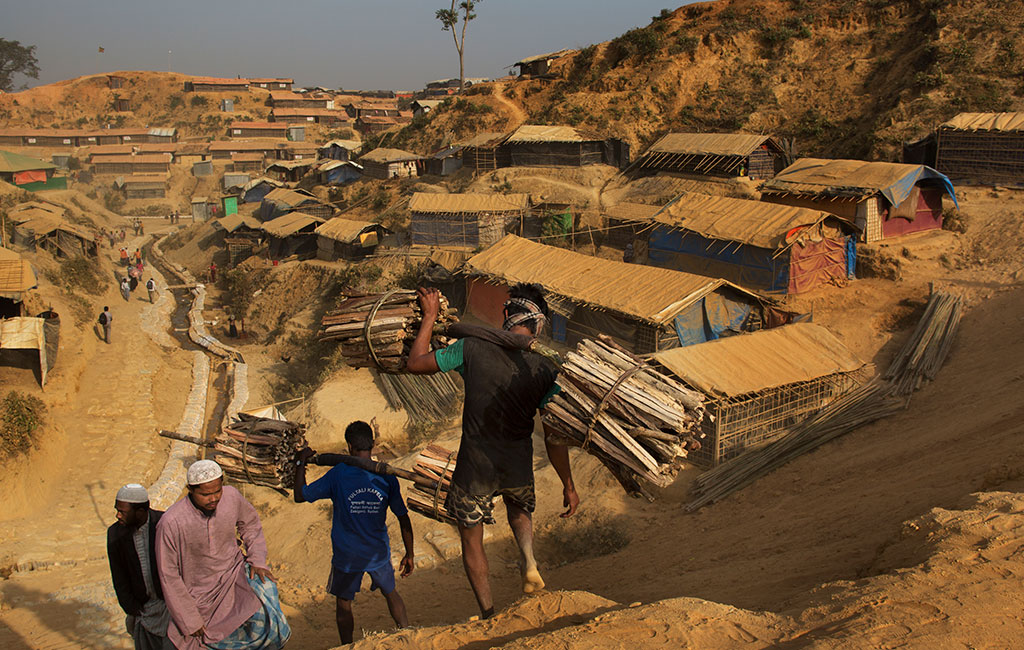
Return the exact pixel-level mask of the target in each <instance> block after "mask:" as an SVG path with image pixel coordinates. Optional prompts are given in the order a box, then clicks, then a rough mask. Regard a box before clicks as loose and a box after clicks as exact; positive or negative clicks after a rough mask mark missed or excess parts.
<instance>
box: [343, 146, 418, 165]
mask: <svg viewBox="0 0 1024 650" xmlns="http://www.w3.org/2000/svg"><path fill="white" fill-rule="evenodd" d="M420 158H422V156H418V155H416V154H414V153H409V152H408V151H402V150H401V149H386V148H383V147H378V148H377V149H374V150H373V151H371V152H370V153H368V154H366V155H364V156H361V157H360V158H359V160H360V162H374V163H381V164H387V163H393V162H406V161H412V160H419V159H420Z"/></svg>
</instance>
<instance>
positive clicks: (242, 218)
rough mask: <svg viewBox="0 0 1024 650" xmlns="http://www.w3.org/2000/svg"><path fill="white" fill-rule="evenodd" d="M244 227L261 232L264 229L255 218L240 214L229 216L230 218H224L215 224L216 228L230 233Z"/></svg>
mask: <svg viewBox="0 0 1024 650" xmlns="http://www.w3.org/2000/svg"><path fill="white" fill-rule="evenodd" d="M243 226H244V227H246V228H248V229H250V230H259V229H260V228H262V227H263V224H262V223H260V220H259V219H256V218H255V217H250V216H248V215H243V214H240V213H238V212H236V213H234V214H229V215H228V216H226V217H222V218H220V219H217V220H216V221H214V222H213V227H214V228H216V229H218V230H224V231H226V232H228V233H233V232H235V231H236V230H238V229H239V228H242V227H243Z"/></svg>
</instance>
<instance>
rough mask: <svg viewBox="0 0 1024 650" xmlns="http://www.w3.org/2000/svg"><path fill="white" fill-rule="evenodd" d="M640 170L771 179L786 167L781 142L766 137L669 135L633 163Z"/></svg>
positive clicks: (727, 134) (737, 134) (728, 134)
mask: <svg viewBox="0 0 1024 650" xmlns="http://www.w3.org/2000/svg"><path fill="white" fill-rule="evenodd" d="M636 164H637V168H638V169H640V170H644V171H652V172H657V171H666V172H682V173H688V174H697V175H700V176H720V177H734V176H747V177H750V178H753V179H755V180H764V179H767V178H771V177H772V176H774V175H775V174H776V173H778V172H780V171H782V169H783V168H784V167H785V166H786V155H785V151H784V150H783V147H782V145H781V143H779V141H778V140H776V139H775V138H774V137H772V136H770V135H750V134H746V133H669V134H667V135H665V136H663V137H662V138H661V139H659V140H658V141H657V142H655V143H654V144H653V145H651V147H650V148H649V149H648V150H647V152H646V153H644V155H643V157H642V158H640V160H638V161H637V163H636Z"/></svg>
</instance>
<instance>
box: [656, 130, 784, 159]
mask: <svg viewBox="0 0 1024 650" xmlns="http://www.w3.org/2000/svg"><path fill="white" fill-rule="evenodd" d="M771 140H772V136H770V135H751V134H748V133H669V134H668V135H665V136H663V137H662V138H661V139H660V140H658V141H657V142H655V143H654V144H652V145H651V148H650V149H648V150H647V153H648V154H651V153H679V154H698V155H705V154H706V155H715V156H748V155H750V153H751V152H753V151H754V150H755V149H757V148H758V147H760V146H761V145H763V144H765V143H766V142H768V141H771ZM773 144H774V141H773ZM775 146H776V147H777V145H775Z"/></svg>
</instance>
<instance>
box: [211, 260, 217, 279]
mask: <svg viewBox="0 0 1024 650" xmlns="http://www.w3.org/2000/svg"><path fill="white" fill-rule="evenodd" d="M216 282H217V263H216V262H210V284H214V283H216Z"/></svg>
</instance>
